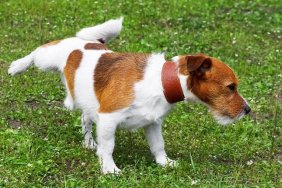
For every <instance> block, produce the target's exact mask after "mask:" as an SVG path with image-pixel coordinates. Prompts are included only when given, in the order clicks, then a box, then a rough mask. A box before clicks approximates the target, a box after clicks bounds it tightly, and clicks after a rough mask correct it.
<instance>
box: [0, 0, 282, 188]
mask: <svg viewBox="0 0 282 188" xmlns="http://www.w3.org/2000/svg"><path fill="white" fill-rule="evenodd" d="M0 2H1V3H0V26H1V29H0V44H1V45H0V61H1V64H0V187H1V186H3V187H42V186H45V187H94V186H95V187H190V186H197V187H198V186H199V187H228V186H230V187H244V186H246V187H279V186H282V181H281V178H282V173H281V171H282V168H281V166H282V162H281V161H282V149H281V148H282V145H281V143H282V139H281V137H282V136H281V133H282V131H281V124H282V115H281V113H282V105H281V103H282V72H281V70H282V63H281V59H282V42H281V41H282V28H281V27H282V14H281V10H282V2H281V1H280V0H271V1H270V0H257V1H255V0H254V1H232V0H231V1H224V0H218V1H204V0H197V1H193V0H189V1H167V2H163V3H157V2H155V1H141V0H140V1H129V0H126V1H120V2H119V3H111V1H97V2H96V1H89V0H80V1H79V0H77V1H59V0H58V1H37V0H22V1H16V0H5V1H4V0H1V1H0ZM279 11H280V12H279ZM121 15H123V16H124V17H125V20H124V28H123V31H122V33H121V35H120V37H119V38H118V39H116V40H114V41H112V42H111V43H110V44H109V47H110V48H111V49H113V50H115V51H126V52H166V56H167V58H170V57H172V56H175V55H178V54H193V53H197V52H202V53H206V54H208V55H211V56H215V57H217V58H219V59H221V60H222V61H224V62H226V63H227V64H228V65H229V66H231V67H232V68H233V69H234V70H235V72H236V73H237V75H238V77H239V78H240V82H241V83H240V87H239V90H240V92H241V94H242V95H243V96H245V97H246V98H247V100H248V101H249V103H250V105H251V107H252V110H253V112H252V114H251V115H250V116H249V117H246V118H244V119H243V120H241V121H239V122H237V123H235V124H234V125H232V126H229V127H222V126H219V125H217V124H216V123H215V122H214V120H213V119H212V117H211V116H210V115H209V113H208V111H207V109H206V108H205V107H203V106H202V105H195V104H190V103H188V104H182V103H180V104H179V105H178V106H177V107H176V108H175V109H174V110H173V111H172V113H171V114H170V115H169V116H168V117H167V118H166V121H165V124H164V137H165V142H166V148H167V152H168V155H169V156H170V157H171V158H173V159H178V161H179V166H178V167H177V168H174V169H170V168H166V169H163V168H161V167H159V166H157V165H156V164H155V163H154V161H153V158H152V156H151V154H150V152H149V148H148V145H147V143H146V141H145V139H144V135H143V131H142V130H140V131H138V132H136V133H131V132H127V131H122V130H120V131H118V133H117V139H116V148H115V153H114V158H115V160H116V162H117V165H118V167H120V168H122V169H123V175H121V176H111V175H107V176H103V175H101V173H100V171H99V164H98V160H97V157H96V155H95V154H94V152H91V151H87V150H85V149H83V148H82V135H81V127H80V112H78V111H75V112H70V111H68V110H66V109H65V108H64V107H63V105H62V101H63V98H64V96H65V91H64V89H63V86H62V84H61V82H60V77H59V75H58V74H55V73H44V72H40V71H38V70H37V69H35V68H32V69H31V70H29V71H27V72H26V73H25V74H21V75H18V76H15V77H10V76H8V75H7V68H8V66H9V64H10V62H11V61H13V60H15V59H18V58H20V57H22V56H25V55H26V54H27V53H29V52H30V51H32V50H33V49H34V48H36V47H37V46H39V45H41V44H44V43H46V42H48V41H52V40H54V39H62V38H67V37H70V36H73V35H74V33H75V32H76V31H78V30H79V29H80V28H83V27H85V26H90V25H95V24H97V23H101V22H103V21H105V20H108V19H111V18H117V17H119V16H121Z"/></svg>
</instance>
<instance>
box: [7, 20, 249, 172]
mask: <svg viewBox="0 0 282 188" xmlns="http://www.w3.org/2000/svg"><path fill="white" fill-rule="evenodd" d="M122 22H123V18H119V19H113V20H109V21H107V22H105V23H102V24H100V25H96V26H94V27H88V28H84V29H82V30H81V31H79V32H78V33H77V34H76V36H75V37H73V38H68V39H64V40H58V41H54V42H50V43H47V44H45V45H42V46H40V47H38V48H37V49H35V50H34V51H33V52H31V53H30V54H29V55H27V56H26V57H23V58H21V59H19V60H16V61H14V62H12V64H11V65H10V67H9V70H8V73H9V74H10V75H15V74H18V73H20V72H23V71H25V70H27V69H28V68H29V67H30V66H31V65H33V64H34V65H35V66H37V67H38V68H39V69H42V70H56V71H59V72H60V73H61V75H62V80H63V83H64V85H65V88H66V93H67V94H66V98H65V100H64V105H65V106H66V107H67V108H68V109H70V110H72V109H74V108H77V109H80V110H81V111H82V118H81V119H82V120H81V121H82V130H83V134H84V142H83V145H84V147H86V148H88V149H92V150H96V153H97V155H98V157H99V161H100V164H101V170H102V173H104V174H107V173H116V174H117V173H119V172H120V169H119V168H118V167H117V166H116V164H115V162H114V160H113V157H112V153H113V150H114V145H115V132H116V129H117V128H125V129H131V130H134V129H138V128H144V129H145V135H146V139H147V140H148V143H149V146H150V150H151V153H152V154H153V156H154V157H155V160H156V162H157V163H158V164H159V165H161V166H175V165H176V161H174V160H172V159H170V158H169V157H168V156H167V154H166V152H165V149H164V139H163V136H162V122H163V120H164V118H165V116H166V114H167V113H168V111H169V110H170V109H171V108H172V107H173V106H174V104H175V103H177V102H180V101H196V102H200V103H203V104H205V105H206V106H208V108H209V109H210V111H211V113H212V114H213V116H214V118H215V120H216V121H217V122H218V123H219V124H223V125H226V124H229V123H232V122H233V121H235V120H238V119H240V118H242V117H243V116H245V115H246V114H248V113H249V112H250V111H251V109H250V107H249V105H248V103H247V102H246V100H245V99H244V98H243V97H242V96H241V95H240V94H239V93H238V90H237V87H238V80H237V78H236V76H235V74H234V73H233V71H232V70H231V69H230V68H229V67H228V66H227V65H226V64H224V63H223V62H221V61H220V60H218V59H216V58H214V57H210V56H207V55H204V54H195V55H179V56H176V57H174V58H172V60H171V61H167V60H166V59H165V58H164V54H143V53H119V52H113V51H111V50H109V49H108V48H107V46H106V45H105V43H107V42H108V41H110V40H111V39H113V38H115V37H116V36H118V34H119V33H120V31H121V29H122ZM93 123H95V124H96V135H97V144H96V142H95V141H94V138H93V136H92V124H93Z"/></svg>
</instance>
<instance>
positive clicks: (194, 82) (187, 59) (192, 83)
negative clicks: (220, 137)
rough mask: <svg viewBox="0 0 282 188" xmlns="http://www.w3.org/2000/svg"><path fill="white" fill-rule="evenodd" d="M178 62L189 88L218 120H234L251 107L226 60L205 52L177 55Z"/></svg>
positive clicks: (223, 121) (224, 121)
mask: <svg viewBox="0 0 282 188" xmlns="http://www.w3.org/2000/svg"><path fill="white" fill-rule="evenodd" d="M178 62H179V72H180V74H183V75H187V76H188V77H187V89H188V91H190V92H192V93H193V94H194V95H195V96H196V98H197V99H199V100H200V101H201V102H203V103H204V104H206V105H207V106H208V107H209V108H210V110H211V112H212V114H213V116H214V118H215V119H216V120H217V122H218V123H219V124H223V125H226V124H229V123H232V122H233V121H235V120H237V119H240V118H242V117H243V116H244V115H246V114H248V113H249V112H250V111H251V108H250V107H249V105H248V103H247V102H246V100H245V99H244V98H243V97H242V96H241V95H240V94H239V92H238V90H237V88H238V83H239V82H238V79H237V78H236V76H235V74H234V72H233V71H232V70H231V69H230V68H229V67H228V66H227V65H226V64H224V63H223V62H221V61H220V60H218V59H216V58H213V57H209V56H206V55H204V54H197V55H187V56H178Z"/></svg>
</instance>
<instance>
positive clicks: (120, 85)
mask: <svg viewBox="0 0 282 188" xmlns="http://www.w3.org/2000/svg"><path fill="white" fill-rule="evenodd" d="M148 57H149V55H148V54H137V53H136V54H135V53H105V54H103V55H102V56H101V57H100V59H99V62H98V64H97V66H96V68H95V75H94V88H95V94H96V96H97V99H98V101H99V103H100V108H99V112H102V113H106V112H113V111H115V110H119V109H122V108H126V107H128V106H130V104H131V103H132V102H133V100H134V84H135V83H136V82H138V81H139V80H141V79H142V78H143V75H144V70H145V67H146V65H147V59H148Z"/></svg>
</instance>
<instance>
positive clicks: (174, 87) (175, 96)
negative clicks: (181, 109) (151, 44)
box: [161, 61, 185, 104]
mask: <svg viewBox="0 0 282 188" xmlns="http://www.w3.org/2000/svg"><path fill="white" fill-rule="evenodd" d="M161 76H162V85H163V93H164V96H165V98H166V100H167V102H168V103H170V104H173V103H176V102H179V101H183V100H184V99H185V96H184V94H183V89H182V87H181V83H180V79H179V76H178V66H177V63H175V62H171V61H166V62H165V63H164V64H163V67H162V75H161Z"/></svg>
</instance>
